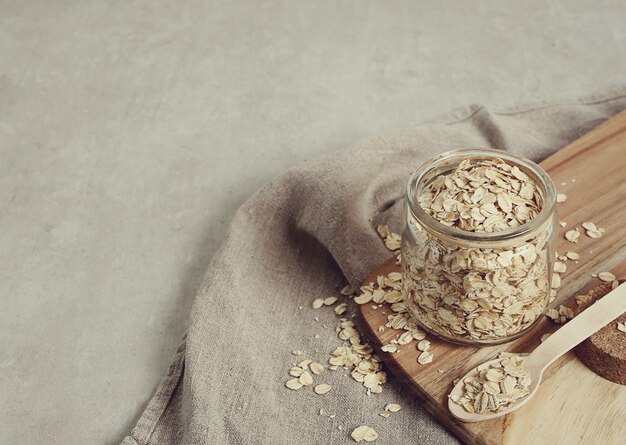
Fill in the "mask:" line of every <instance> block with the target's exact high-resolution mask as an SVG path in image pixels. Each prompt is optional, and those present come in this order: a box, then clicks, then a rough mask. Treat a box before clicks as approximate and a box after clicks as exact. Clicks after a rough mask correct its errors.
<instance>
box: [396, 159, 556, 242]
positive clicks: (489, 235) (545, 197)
mask: <svg viewBox="0 0 626 445" xmlns="http://www.w3.org/2000/svg"><path fill="white" fill-rule="evenodd" d="M494 157H495V158H500V159H502V160H504V161H506V162H507V163H509V164H511V165H516V166H517V167H518V168H519V169H520V170H522V171H523V172H524V173H526V174H527V175H528V176H530V177H531V178H532V179H533V180H534V181H535V182H536V184H537V187H538V192H539V195H540V197H541V199H542V208H541V210H540V212H539V213H538V214H537V215H536V216H535V217H534V218H533V219H532V220H530V221H528V222H526V223H524V224H522V225H520V226H518V227H514V228H511V229H508V230H503V231H499V232H469V231H465V230H461V229H459V228H456V227H448V226H445V225H443V224H441V223H440V222H439V221H437V220H436V219H435V218H433V217H432V216H430V215H429V214H428V213H426V211H425V210H424V209H423V208H422V206H421V205H420V204H419V202H418V198H419V196H420V194H421V193H422V192H423V190H424V189H425V188H426V187H427V186H428V185H429V184H430V183H431V182H432V181H433V180H434V179H435V178H437V177H438V176H440V175H442V174H447V173H449V172H450V171H452V170H453V169H455V168H456V167H457V166H458V165H459V164H460V163H461V161H463V160H467V159H470V160H483V159H485V158H494ZM406 195H407V196H406V205H407V212H406V217H407V221H406V223H407V224H410V223H411V221H410V220H411V219H413V220H414V221H415V222H416V223H417V224H418V225H419V226H420V227H421V228H422V229H423V230H425V231H427V232H429V233H430V234H431V235H434V236H436V237H437V238H441V239H451V240H456V241H457V242H458V241H465V242H467V243H470V244H472V245H477V246H480V245H481V244H483V245H485V246H490V247H493V246H494V243H497V244H501V243H502V244H508V243H510V242H512V241H518V240H520V239H528V238H532V237H535V236H537V235H538V234H541V233H542V232H545V231H546V230H548V229H549V228H550V225H551V224H552V221H553V220H554V216H555V214H556V188H555V186H554V183H553V182H552V179H550V176H548V174H547V173H546V171H545V170H544V169H542V168H541V167H540V166H539V165H537V164H535V163H534V162H532V161H530V160H528V159H525V158H523V157H520V156H517V155H514V154H511V153H509V152H506V151H501V150H493V149H486V148H472V149H461V150H453V151H449V152H446V153H443V154H441V155H439V156H437V157H435V158H433V159H431V160H429V161H427V162H425V163H424V164H422V165H421V166H420V167H418V169H417V170H416V171H415V172H414V173H413V174H412V175H411V177H410V178H409V182H408V185H407V190H406Z"/></svg>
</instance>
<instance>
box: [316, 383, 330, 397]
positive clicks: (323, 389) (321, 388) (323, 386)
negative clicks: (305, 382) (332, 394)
mask: <svg viewBox="0 0 626 445" xmlns="http://www.w3.org/2000/svg"><path fill="white" fill-rule="evenodd" d="M331 389H332V387H331V386H330V385H329V384H327V383H320V384H319V385H317V386H316V387H315V388H313V391H315V394H319V395H322V394H326V393H327V392H328V391H330V390H331Z"/></svg>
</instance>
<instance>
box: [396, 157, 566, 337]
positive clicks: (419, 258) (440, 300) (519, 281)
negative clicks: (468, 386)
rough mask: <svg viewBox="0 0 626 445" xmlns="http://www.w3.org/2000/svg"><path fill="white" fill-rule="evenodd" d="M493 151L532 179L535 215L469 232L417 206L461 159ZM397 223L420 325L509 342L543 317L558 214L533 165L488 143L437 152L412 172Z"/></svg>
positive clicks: (407, 292)
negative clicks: (494, 229)
mask: <svg viewBox="0 0 626 445" xmlns="http://www.w3.org/2000/svg"><path fill="white" fill-rule="evenodd" d="M494 158H498V159H501V160H503V161H504V162H505V163H506V164H509V165H510V166H517V167H518V168H519V169H520V170H521V171H522V172H523V173H524V174H526V175H527V176H528V177H529V178H531V179H532V180H534V183H535V184H536V195H533V196H535V197H536V199H537V201H538V202H541V204H542V205H541V208H540V209H539V210H538V213H537V214H536V215H534V218H532V219H530V220H529V221H525V222H524V223H523V224H520V225H518V226H517V227H511V228H507V229H505V230H502V231H498V232H478V231H467V230H462V229H460V228H458V227H454V226H447V225H444V224H443V223H442V222H440V221H439V220H437V219H435V218H434V217H433V216H431V215H429V214H428V213H427V212H426V211H425V210H424V209H423V208H422V207H421V205H420V203H419V200H418V198H419V196H420V195H421V194H422V192H423V191H424V190H426V187H428V186H429V184H431V183H432V182H433V181H434V180H435V179H436V178H437V177H439V176H441V175H446V174H449V173H450V172H452V170H454V169H455V168H456V167H458V166H459V165H460V163H461V162H462V161H463V160H471V161H482V160H487V159H494ZM511 211H513V210H511ZM402 223H403V228H402V248H401V249H402V250H401V252H402V255H401V260H402V292H403V296H404V302H405V304H406V307H407V310H408V311H409V313H410V315H411V316H412V318H413V319H414V320H415V321H416V322H417V323H418V324H419V325H420V326H421V327H423V328H424V329H425V330H426V331H428V332H431V333H433V334H435V335H437V336H439V337H441V338H443V339H444V340H448V341H451V342H454V343H459V344H464V345H479V346H480V345H483V346H484V345H494V344H499V343H505V342H508V341H511V340H513V339H515V338H517V337H519V336H521V335H522V334H524V333H525V332H527V331H528V330H530V329H531V328H532V327H533V326H535V324H537V323H538V322H539V321H540V320H541V318H542V317H543V315H544V313H545V311H546V309H547V305H548V302H549V301H550V295H551V283H552V270H553V267H554V261H555V255H556V252H555V243H556V234H557V233H558V216H557V211H556V191H555V187H554V184H553V182H552V180H551V179H550V177H549V176H548V174H547V173H546V172H545V171H544V170H543V169H542V168H541V167H539V166H538V165H537V164H535V163H534V162H532V161H530V160H528V159H524V158H522V157H519V156H516V155H513V154H511V153H507V152H503V151H500V150H491V149H464V150H455V151H450V152H447V153H444V154H442V155H440V156H437V157H435V158H433V159H431V160H430V161H428V162H426V163H425V164H423V165H422V166H421V167H419V168H418V169H417V170H416V171H415V172H414V173H413V174H412V175H411V177H410V179H409V183H408V186H407V196H406V202H405V205H404V212H403V222H402Z"/></svg>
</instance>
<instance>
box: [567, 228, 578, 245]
mask: <svg viewBox="0 0 626 445" xmlns="http://www.w3.org/2000/svg"><path fill="white" fill-rule="evenodd" d="M579 237H580V231H579V230H578V228H575V229H572V230H568V231H567V232H565V239H566V240H568V241H569V242H571V243H577V242H578V238H579Z"/></svg>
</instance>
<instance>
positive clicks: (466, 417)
mask: <svg viewBox="0 0 626 445" xmlns="http://www.w3.org/2000/svg"><path fill="white" fill-rule="evenodd" d="M518 355H519V356H521V357H522V356H524V355H527V354H518ZM499 361H500V359H498V358H496V359H493V360H489V361H487V362H484V363H482V364H481V365H479V366H476V367H475V368H473V369H472V370H471V371H470V372H468V373H467V374H465V375H464V376H463V378H461V379H460V380H459V381H458V382H457V384H456V385H454V388H452V391H451V392H450V397H448V409H449V410H450V413H451V414H452V415H453V416H454V417H455V418H457V419H459V420H461V421H463V422H480V421H482V420H490V419H495V418H496V417H500V416H504V415H506V414H508V413H511V412H513V411H515V410H518V409H520V408H521V407H522V406H524V405H525V404H526V402H528V401H529V400H530V398H531V397H532V396H533V395H534V394H535V392H536V391H537V390H538V389H539V384H540V383H541V377H542V376H543V369H537V367H533V368H529V367H528V366H524V368H525V369H526V370H527V371H528V372H529V374H530V378H531V382H530V386H529V387H528V389H529V391H530V393H529V394H528V395H527V396H526V397H522V398H521V399H519V400H517V401H515V402H514V403H512V404H511V405H509V406H508V407H506V408H502V409H501V410H500V411H497V412H487V413H482V414H479V413H470V412H468V411H466V410H465V408H463V407H462V406H461V405H459V404H457V403H455V402H453V401H452V398H456V397H459V398H461V397H462V396H463V384H464V383H463V381H464V380H465V379H466V378H472V377H476V376H477V375H478V373H479V372H480V371H482V370H484V369H487V368H489V367H490V366H492V365H494V364H496V363H497V362H499Z"/></svg>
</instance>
